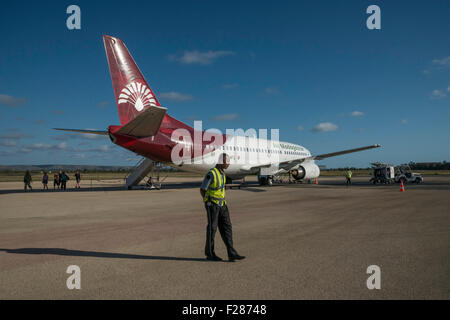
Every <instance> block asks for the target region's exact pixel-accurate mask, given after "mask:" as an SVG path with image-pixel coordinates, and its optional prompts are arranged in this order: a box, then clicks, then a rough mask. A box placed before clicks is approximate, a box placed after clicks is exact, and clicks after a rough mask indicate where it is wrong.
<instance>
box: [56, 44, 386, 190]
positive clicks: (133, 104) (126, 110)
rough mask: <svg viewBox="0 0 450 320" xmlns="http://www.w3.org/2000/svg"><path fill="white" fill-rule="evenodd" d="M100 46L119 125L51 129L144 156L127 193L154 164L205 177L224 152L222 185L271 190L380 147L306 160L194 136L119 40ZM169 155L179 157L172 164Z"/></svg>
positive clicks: (250, 141) (252, 143)
mask: <svg viewBox="0 0 450 320" xmlns="http://www.w3.org/2000/svg"><path fill="white" fill-rule="evenodd" d="M103 42H104V46H105V50H106V57H107V60H108V66H109V71H110V75H111V80H112V84H113V89H114V94H115V98H116V102H117V108H118V111H119V118H120V125H110V126H108V128H107V130H105V131H102V130H82V129H64V128H54V129H55V130H63V131H71V132H78V133H83V134H96V135H107V136H109V138H110V139H111V141H112V142H113V143H114V144H116V145H118V146H120V147H123V148H125V149H127V150H129V151H132V152H134V153H136V154H138V155H140V156H142V157H144V159H145V160H144V161H142V163H141V164H140V165H139V166H138V167H137V168H136V169H135V170H134V172H132V173H131V174H130V176H129V177H128V178H127V182H126V185H127V187H128V188H129V189H131V187H132V186H134V185H137V184H138V183H139V182H140V181H141V180H142V179H143V178H144V177H145V176H146V175H147V174H148V172H150V170H151V168H152V167H153V166H154V164H155V163H164V164H166V165H169V166H172V167H176V168H178V169H180V170H183V171H190V172H197V173H206V172H207V171H208V170H209V169H210V168H211V167H213V166H214V164H215V163H217V161H218V158H219V156H220V155H221V154H222V153H227V154H228V155H229V156H230V159H231V160H230V166H229V168H228V169H227V170H226V171H225V173H226V176H227V179H228V181H227V183H230V182H231V181H232V180H234V179H242V178H244V177H245V176H246V175H251V174H257V175H258V181H259V183H260V184H269V185H271V184H272V181H273V178H274V176H276V175H277V174H280V173H286V172H290V173H291V174H292V177H293V178H294V179H295V180H297V181H302V180H311V179H315V178H318V177H319V175H320V169H319V166H318V165H317V164H316V163H315V161H316V160H322V159H325V158H329V157H334V156H339V155H343V154H347V153H352V152H358V151H363V150H368V149H373V148H378V147H380V145H379V144H374V145H369V146H365V147H360V148H354V149H347V150H342V151H337V152H332V153H327V154H320V155H312V154H311V152H310V151H309V150H308V149H306V148H305V147H303V146H301V145H297V144H294V143H289V142H281V141H278V140H277V139H275V140H274V139H266V138H265V139H262V138H257V137H255V136H247V137H242V136H241V135H230V134H221V133H220V134H218V133H214V132H209V131H204V130H202V131H200V130H198V129H197V128H196V127H195V126H194V128H193V127H191V126H189V125H187V124H185V123H183V122H181V121H179V120H177V119H175V118H173V117H171V116H170V115H168V114H167V112H166V111H167V108H165V107H163V106H161V104H160V103H159V101H158V99H157V97H156V96H155V94H154V93H153V91H152V89H151V88H150V86H149V85H148V83H147V81H146V80H145V78H144V76H143V75H142V73H141V71H140V70H139V68H138V66H137V64H136V63H135V61H134V59H133V57H132V56H131V54H130V52H129V51H128V49H127V47H126V46H125V43H124V42H123V41H122V40H120V39H119V38H116V37H112V36H108V35H103ZM180 132H182V133H184V136H182V138H183V139H180V137H179V136H177V135H179V133H180ZM174 137H175V138H174ZM198 137H200V140H199V139H198ZM179 150H181V153H179ZM174 154H175V155H176V156H177V157H178V156H179V157H178V158H177V159H176V161H175V160H174Z"/></svg>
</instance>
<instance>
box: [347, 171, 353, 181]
mask: <svg viewBox="0 0 450 320" xmlns="http://www.w3.org/2000/svg"><path fill="white" fill-rule="evenodd" d="M347 178H350V179H351V178H352V172H351V171H347Z"/></svg>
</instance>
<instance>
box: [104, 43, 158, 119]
mask: <svg viewBox="0 0 450 320" xmlns="http://www.w3.org/2000/svg"><path fill="white" fill-rule="evenodd" d="M103 42H104V44H105V50H106V57H107V58H108V65H109V72H110V74H111V80H112V84H113V87H114V94H115V95H116V102H117V108H118V109H119V117H120V123H121V124H122V125H125V124H127V123H128V122H129V121H131V120H132V119H134V118H135V117H136V116H137V115H138V114H140V113H141V112H143V111H144V110H146V109H148V108H149V107H150V106H160V104H159V102H158V100H157V99H156V97H155V95H154V94H153V91H152V89H150V86H149V85H148V84H147V81H145V79H144V76H143V75H142V73H141V71H140V70H139V68H138V66H137V65H136V63H135V62H134V60H133V57H132V56H131V54H130V53H129V52H128V49H127V47H126V46H125V44H124V43H123V41H122V40H120V39H118V38H114V37H111V36H107V35H104V36H103Z"/></svg>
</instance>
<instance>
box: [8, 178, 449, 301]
mask: <svg viewBox="0 0 450 320" xmlns="http://www.w3.org/2000/svg"><path fill="white" fill-rule="evenodd" d="M368 179H369V178H368V177H355V178H354V179H353V180H354V184H353V185H352V186H350V187H346V186H345V184H344V180H345V179H344V178H343V177H320V178H319V184H318V185H315V184H283V185H275V186H272V187H260V186H257V185H256V183H255V181H254V180H255V179H254V178H250V179H249V180H248V181H249V185H248V187H246V188H242V189H240V190H239V189H233V190H227V198H228V206H229V209H230V214H231V220H232V223H233V236H234V243H235V248H236V249H237V251H238V252H239V253H240V254H241V255H245V256H246V257H247V258H246V259H245V260H242V261H236V262H227V261H224V262H210V261H206V260H205V259H204V255H203V252H204V245H205V232H206V214H205V209H204V206H203V203H202V199H201V196H200V193H199V189H198V188H199V186H200V183H201V179H200V178H169V179H167V181H166V183H165V184H164V185H163V188H162V189H161V190H124V188H123V187H122V186H121V183H122V182H121V181H104V182H95V183H93V184H92V185H91V183H90V181H83V182H82V189H77V190H75V189H73V185H72V184H73V181H70V182H69V190H67V191H59V190H55V191H54V190H49V191H42V190H38V189H40V188H41V185H40V184H38V183H34V191H32V192H26V193H25V192H24V191H23V184H21V183H15V182H4V183H0V299H227V300H228V299H449V298H450V197H449V196H450V177H449V176H431V177H429V176H425V177H424V179H425V182H424V184H421V185H410V184H407V185H406V186H405V188H406V192H400V191H399V190H400V186H399V185H398V184H395V185H377V186H374V185H371V184H369V183H368ZM216 253H217V255H219V256H221V257H222V258H224V259H226V250H225V247H224V245H223V242H222V240H221V238H220V234H219V232H217V234H216ZM70 265H77V266H79V267H80V270H81V289H80V290H77V289H73V290H69V289H68V288H67V286H66V281H67V279H68V277H69V276H70V274H68V273H67V272H66V271H67V268H68V266H70ZM371 265H376V266H379V268H380V270H381V288H380V289H373V290H369V289H368V287H367V285H366V282H367V279H368V277H369V276H370V274H368V273H367V268H368V267H369V266H371Z"/></svg>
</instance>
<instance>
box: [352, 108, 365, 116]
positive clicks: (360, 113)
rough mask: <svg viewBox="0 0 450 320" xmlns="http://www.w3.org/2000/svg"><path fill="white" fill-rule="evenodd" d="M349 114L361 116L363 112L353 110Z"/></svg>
mask: <svg viewBox="0 0 450 320" xmlns="http://www.w3.org/2000/svg"><path fill="white" fill-rule="evenodd" d="M350 115H351V116H352V117H362V116H363V115H364V112H361V111H356V110H355V111H353V112H352V113H350Z"/></svg>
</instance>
